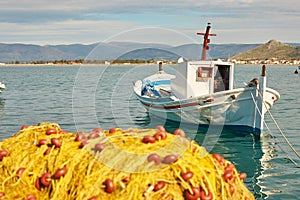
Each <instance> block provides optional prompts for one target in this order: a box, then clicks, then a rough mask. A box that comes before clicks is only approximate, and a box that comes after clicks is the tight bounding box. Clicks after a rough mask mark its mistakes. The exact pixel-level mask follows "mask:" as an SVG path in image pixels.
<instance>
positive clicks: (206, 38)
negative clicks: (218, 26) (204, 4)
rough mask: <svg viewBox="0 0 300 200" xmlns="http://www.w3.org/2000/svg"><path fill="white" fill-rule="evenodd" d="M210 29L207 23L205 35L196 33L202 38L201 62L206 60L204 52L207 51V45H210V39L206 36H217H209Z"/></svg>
mask: <svg viewBox="0 0 300 200" xmlns="http://www.w3.org/2000/svg"><path fill="white" fill-rule="evenodd" d="M210 27H211V26H210V23H207V27H206V31H205V33H197V35H203V36H204V41H203V47H202V57H201V60H206V50H208V49H209V46H208V45H207V44H208V43H210V39H209V38H208V36H217V35H216V34H210V33H209V31H210Z"/></svg>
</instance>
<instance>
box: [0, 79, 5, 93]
mask: <svg viewBox="0 0 300 200" xmlns="http://www.w3.org/2000/svg"><path fill="white" fill-rule="evenodd" d="M4 89H5V84H4V83H2V82H0V93H2V90H4Z"/></svg>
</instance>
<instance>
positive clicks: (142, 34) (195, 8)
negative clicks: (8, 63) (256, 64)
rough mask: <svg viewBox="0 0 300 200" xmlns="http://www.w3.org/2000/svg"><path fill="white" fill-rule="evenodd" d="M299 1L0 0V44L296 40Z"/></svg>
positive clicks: (299, 22)
mask: <svg viewBox="0 0 300 200" xmlns="http://www.w3.org/2000/svg"><path fill="white" fill-rule="evenodd" d="M299 8H300V1H299V0H151V1H141V0H106V1H104V0H2V1H0V27H1V28H0V43H24V44H38V45H57V44H73V43H80V44H92V43H96V42H110V41H129V42H144V43H161V44H168V45H172V46H177V45H182V44H187V43H198V42H202V40H203V39H202V38H200V36H197V34H196V33H197V32H204V31H205V27H206V24H207V23H208V22H209V23H211V26H212V28H211V33H215V34H217V36H216V37H212V38H211V43H214V44H230V43H237V44H239V43H247V44H253V43H255V44H257V43H266V42H268V41H269V40H271V39H275V40H278V41H280V42H284V43H293V42H295V43H300V12H299Z"/></svg>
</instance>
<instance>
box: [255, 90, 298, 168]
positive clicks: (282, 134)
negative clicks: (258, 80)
mask: <svg viewBox="0 0 300 200" xmlns="http://www.w3.org/2000/svg"><path fill="white" fill-rule="evenodd" d="M258 94H259V97H260V98H261V99H262V95H261V93H260V92H259V91H258ZM251 96H252V100H253V102H254V103H255V108H256V109H257V111H258V113H259V115H260V116H261V115H262V114H261V112H260V111H259V109H258V106H257V103H256V101H255V100H254V96H253V94H252V92H251ZM263 102H264V101H263ZM264 106H266V107H267V105H266V103H265V102H264ZM266 110H267V111H268V114H269V115H270V117H271V119H272V120H273V122H274V124H275V125H276V127H277V129H278V131H279V132H280V134H281V136H282V137H283V138H284V140H285V141H286V143H287V144H288V145H289V147H290V148H291V149H292V151H293V152H294V153H295V155H296V156H297V157H298V158H300V154H299V153H298V152H297V150H296V149H295V148H294V146H293V145H292V144H291V142H290V141H289V140H288V139H287V137H286V136H285V134H284V133H283V131H282V129H281V128H280V126H279V124H278V123H277V121H276V120H275V118H274V116H273V115H272V113H271V111H270V110H269V109H266ZM264 125H265V126H266V128H267V129H268V130H269V132H272V131H271V130H270V128H269V127H268V125H267V123H266V121H265V120H264ZM277 145H278V146H279V148H280V149H281V150H282V151H283V152H284V153H285V154H286V156H287V157H288V159H289V160H290V161H291V162H292V163H293V164H294V165H295V166H296V167H298V168H299V167H300V166H299V165H298V164H297V163H296V162H295V161H294V160H293V159H292V158H291V157H290V156H289V155H288V153H287V152H286V151H284V150H283V148H282V147H281V146H280V145H279V143H277Z"/></svg>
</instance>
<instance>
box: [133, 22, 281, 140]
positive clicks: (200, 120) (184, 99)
mask: <svg viewBox="0 0 300 200" xmlns="http://www.w3.org/2000/svg"><path fill="white" fill-rule="evenodd" d="M210 28H211V26H210V24H208V25H207V28H206V32H205V33H198V34H199V35H203V36H204V42H203V49H202V59H201V60H196V61H185V60H184V59H183V58H180V59H179V60H178V65H176V66H174V69H175V70H176V73H174V75H173V74H168V73H166V72H164V71H163V69H162V64H161V63H160V65H159V70H158V72H157V73H156V74H153V75H151V76H148V77H146V78H143V79H141V80H138V81H136V82H134V86H133V89H134V92H135V95H136V97H137V99H138V100H139V101H140V102H141V103H142V105H143V106H144V107H145V108H146V110H147V111H149V113H150V114H153V115H154V116H156V117H159V118H164V119H167V120H170V121H175V122H179V123H180V122H185V123H193V124H198V125H206V126H207V125H209V126H211V125H212V126H223V127H228V128H230V129H234V130H236V131H237V132H239V133H243V134H249V133H253V134H255V135H258V136H259V135H260V133H261V132H262V131H263V124H264V114H265V113H266V111H267V110H268V109H270V108H271V107H272V106H273V104H274V103H275V102H276V101H277V100H279V98H280V95H279V93H278V92H277V91H275V90H273V89H271V88H267V87H266V66H265V65H264V66H263V69H262V74H261V76H260V79H257V78H255V79H253V80H252V81H251V82H250V83H249V84H248V85H246V86H245V87H242V88H233V83H234V63H232V62H225V61H222V60H216V61H214V60H206V50H207V49H208V45H207V44H208V43H209V39H208V36H215V34H210V33H209V31H210Z"/></svg>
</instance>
